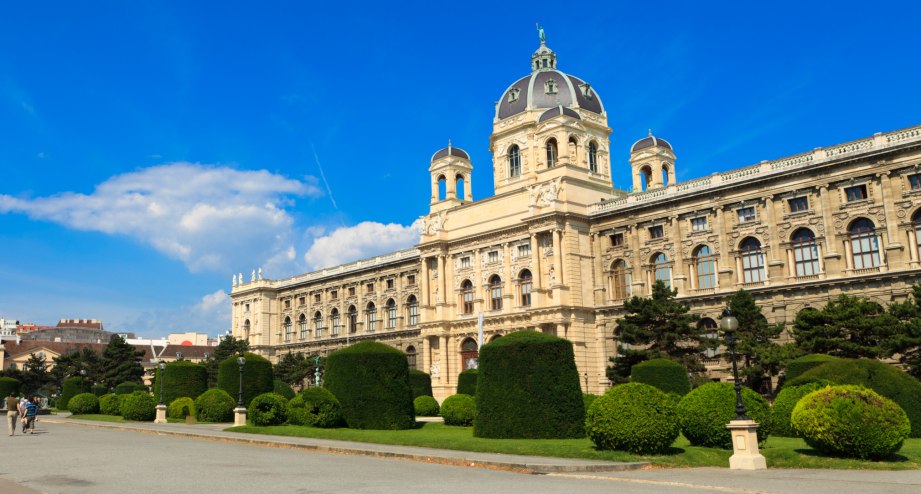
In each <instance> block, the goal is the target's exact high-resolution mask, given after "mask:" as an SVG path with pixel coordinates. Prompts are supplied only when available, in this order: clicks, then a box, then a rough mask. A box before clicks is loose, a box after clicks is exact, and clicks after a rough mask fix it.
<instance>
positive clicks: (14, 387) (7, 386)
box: [0, 377, 19, 398]
mask: <svg viewBox="0 0 921 494" xmlns="http://www.w3.org/2000/svg"><path fill="white" fill-rule="evenodd" d="M14 391H15V392H17V393H18V392H19V381H17V380H16V379H13V378H12V377H0V398H6V397H7V396H9V395H10V394H11V393H13V392H14Z"/></svg>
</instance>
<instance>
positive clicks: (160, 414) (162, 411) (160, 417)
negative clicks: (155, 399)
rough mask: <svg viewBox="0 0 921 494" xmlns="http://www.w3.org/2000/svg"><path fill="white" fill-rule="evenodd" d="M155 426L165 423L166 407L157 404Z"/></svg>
mask: <svg viewBox="0 0 921 494" xmlns="http://www.w3.org/2000/svg"><path fill="white" fill-rule="evenodd" d="M154 423H155V424H165V423H166V405H164V404H162V403H161V404H159V405H157V418H155V419H154Z"/></svg>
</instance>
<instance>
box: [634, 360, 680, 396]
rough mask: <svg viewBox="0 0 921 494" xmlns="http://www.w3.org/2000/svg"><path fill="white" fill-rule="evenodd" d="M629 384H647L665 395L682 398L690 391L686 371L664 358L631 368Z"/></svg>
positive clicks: (647, 361)
mask: <svg viewBox="0 0 921 494" xmlns="http://www.w3.org/2000/svg"><path fill="white" fill-rule="evenodd" d="M630 382H634V383H643V384H648V385H650V386H654V387H656V388H658V389H659V390H661V391H663V392H665V393H677V394H679V395H682V396H684V395H686V394H688V392H689V391H691V380H690V379H688V371H687V369H685V368H684V366H683V365H681V364H679V363H678V362H674V361H672V360H668V359H664V358H657V359H652V360H646V361H645V362H640V363H638V364H636V365H634V366H633V367H631V368H630Z"/></svg>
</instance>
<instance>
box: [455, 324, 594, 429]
mask: <svg viewBox="0 0 921 494" xmlns="http://www.w3.org/2000/svg"><path fill="white" fill-rule="evenodd" d="M476 417H477V419H476V422H474V425H473V435H474V436H476V437H490V438H521V439H552V438H580V437H585V405H584V404H583V403H582V388H581V386H580V384H579V372H578V371H577V370H576V362H575V359H574V357H573V350H572V342H570V341H568V340H564V339H562V338H558V337H556V336H553V335H550V334H546V333H541V332H538V331H518V332H515V333H511V334H509V335H506V336H503V337H502V338H499V339H497V340H493V341H492V342H490V343H488V344H486V345H483V348H482V349H481V350H480V359H479V372H478V373H477V387H476Z"/></svg>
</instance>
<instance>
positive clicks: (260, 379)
mask: <svg viewBox="0 0 921 494" xmlns="http://www.w3.org/2000/svg"><path fill="white" fill-rule="evenodd" d="M237 357H238V356H237V355H233V356H231V357H227V358H226V359H224V361H223V362H221V363H220V366H219V367H218V371H217V387H219V388H221V389H223V390H224V391H226V392H227V394H229V395H230V396H233V397H234V403H236V397H237V395H238V394H239V392H240V364H238V363H237ZM243 358H245V359H246V364H245V365H244V366H243V405H244V406H246V407H247V408H248V407H249V406H248V405H249V402H251V401H253V398H255V397H257V396H259V395H261V394H263V393H271V392H272V390H274V389H275V378H274V375H273V373H272V363H271V362H269V361H268V360H266V359H265V358H263V357H260V356H259V355H256V354H255V353H245V354H243Z"/></svg>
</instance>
